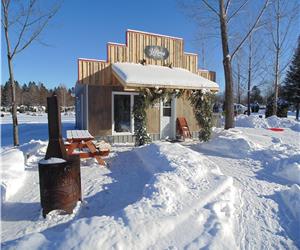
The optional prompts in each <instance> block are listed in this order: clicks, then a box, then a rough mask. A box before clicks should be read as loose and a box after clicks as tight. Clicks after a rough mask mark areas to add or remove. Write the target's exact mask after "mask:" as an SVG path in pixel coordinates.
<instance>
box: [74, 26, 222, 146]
mask: <svg viewBox="0 0 300 250" xmlns="http://www.w3.org/2000/svg"><path fill="white" fill-rule="evenodd" d="M215 80H216V74H215V72H212V71H208V70H202V69H198V55H197V54H194V53H187V52H184V41H183V39H182V38H178V37H171V36H166V35H159V34H153V33H148V32H143V31H136V30H127V31H126V43H125V44H120V43H112V42H109V43H107V59H106V60H96V59H86V58H79V59H78V81H77V83H76V88H75V93H76V127H77V128H78V129H87V130H89V132H90V133H91V134H92V135H94V136H95V137H98V138H103V139H106V140H108V141H110V142H133V141H134V119H133V115H132V109H133V105H134V99H135V96H136V95H138V94H139V92H138V90H139V89H142V88H153V87H154V88H170V89H174V90H176V89H186V90H191V91H192V90H195V89H208V90H211V91H218V90H219V86H218V84H217V83H216V82H215ZM187 93H188V91H187ZM177 117H185V118H186V121H187V123H188V125H189V129H190V131H191V134H192V136H194V137H197V136H198V131H199V126H198V124H197V121H196V119H195V116H194V111H193V108H192V106H191V105H190V103H189V100H188V97H187V95H183V96H181V97H180V98H176V97H173V98H172V99H171V100H161V101H160V102H158V103H156V104H154V105H153V106H152V107H150V108H149V109H148V110H147V131H148V133H149V134H150V136H151V138H152V140H160V139H166V138H169V139H174V138H175V137H176V119H177Z"/></svg>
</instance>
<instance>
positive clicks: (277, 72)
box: [272, 0, 280, 115]
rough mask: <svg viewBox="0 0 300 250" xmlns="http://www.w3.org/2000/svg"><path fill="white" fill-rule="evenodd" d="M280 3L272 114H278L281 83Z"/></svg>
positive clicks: (278, 6) (277, 18)
mask: <svg viewBox="0 0 300 250" xmlns="http://www.w3.org/2000/svg"><path fill="white" fill-rule="evenodd" d="M279 8H280V5H279V0H277V15H276V46H275V47H276V48H275V49H276V54H275V82H274V103H273V112H272V115H277V102H278V85H279V80H280V76H279V55H280V37H279V36H280V32H279V31H280V27H279V25H280V10H279Z"/></svg>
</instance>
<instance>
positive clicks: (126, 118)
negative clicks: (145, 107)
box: [112, 92, 137, 134]
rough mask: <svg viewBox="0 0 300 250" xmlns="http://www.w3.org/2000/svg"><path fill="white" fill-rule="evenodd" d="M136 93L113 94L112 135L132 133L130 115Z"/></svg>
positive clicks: (132, 123) (131, 116) (132, 122)
mask: <svg viewBox="0 0 300 250" xmlns="http://www.w3.org/2000/svg"><path fill="white" fill-rule="evenodd" d="M135 95H137V94H136V93H126V92H113V94H112V97H113V98H112V102H113V114H112V117H113V124H112V131H113V133H115V134H116V133H118V134H119V133H120V134H122V133H123V134H128V133H133V132H134V120H133V115H132V110H133V103H134V96H135Z"/></svg>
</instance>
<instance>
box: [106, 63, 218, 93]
mask: <svg viewBox="0 0 300 250" xmlns="http://www.w3.org/2000/svg"><path fill="white" fill-rule="evenodd" d="M112 71H113V74H114V75H115V76H116V77H117V79H118V80H119V81H120V82H121V84H122V85H124V87H140V88H142V87H157V88H175V89H209V90H213V91H218V90H219V85H218V84H217V83H215V82H213V81H210V80H208V79H206V78H204V77H201V76H199V75H196V74H194V73H192V72H190V71H188V70H186V69H182V68H169V67H166V66H157V65H142V64H136V63H114V64H112Z"/></svg>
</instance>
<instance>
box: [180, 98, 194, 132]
mask: <svg viewBox="0 0 300 250" xmlns="http://www.w3.org/2000/svg"><path fill="white" fill-rule="evenodd" d="M177 117H185V119H186V121H187V123H188V125H189V128H190V131H191V132H196V131H199V125H198V122H197V120H196V117H195V113H194V108H193V107H192V105H191V104H190V101H189V99H188V96H187V94H184V95H183V96H181V97H180V98H177V99H176V118H177Z"/></svg>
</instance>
